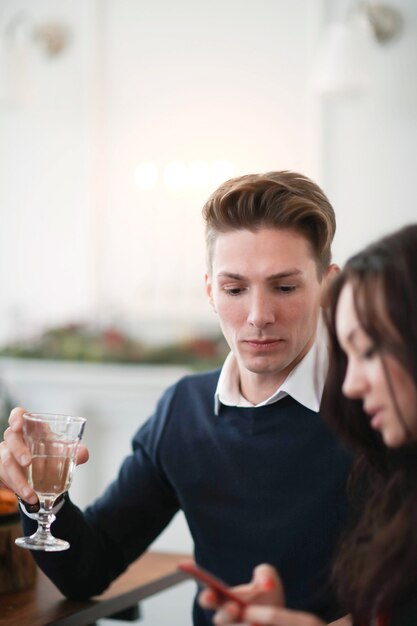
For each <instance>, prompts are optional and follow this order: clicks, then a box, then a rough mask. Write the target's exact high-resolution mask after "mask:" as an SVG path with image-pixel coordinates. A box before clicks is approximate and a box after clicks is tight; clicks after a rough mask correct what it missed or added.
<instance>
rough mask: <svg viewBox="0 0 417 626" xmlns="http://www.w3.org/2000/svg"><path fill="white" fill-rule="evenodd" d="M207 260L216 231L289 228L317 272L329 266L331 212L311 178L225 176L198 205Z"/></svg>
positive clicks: (271, 174) (281, 174)
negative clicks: (309, 248)
mask: <svg viewBox="0 0 417 626" xmlns="http://www.w3.org/2000/svg"><path fill="white" fill-rule="evenodd" d="M203 218H204V220H205V222H206V246H207V264H208V268H209V269H210V268H211V263H212V256H213V248H214V242H215V240H216V236H217V235H218V234H219V233H225V232H229V231H232V230H252V231H256V230H258V229H259V228H264V227H266V228H277V229H292V230H295V231H297V232H299V233H300V234H302V235H304V236H305V237H306V239H307V240H308V241H309V243H310V244H311V246H312V249H313V253H314V257H315V260H316V264H317V270H318V274H319V275H320V276H321V275H322V272H323V271H324V270H325V268H326V267H328V265H329V264H330V261H331V243H332V241H333V237H334V233H335V230H336V220H335V215H334V210H333V207H332V205H331V204H330V202H329V200H328V199H327V197H326V196H325V194H324V193H323V191H322V190H321V189H320V187H319V186H318V185H316V184H315V183H314V182H313V181H312V180H310V179H309V178H307V177H306V176H303V175H302V174H298V173H297V172H289V171H282V172H268V173H266V174H249V175H246V176H239V177H237V178H232V179H230V180H227V181H226V182H225V183H223V184H222V185H220V187H219V188H218V189H216V191H215V192H214V193H213V194H212V195H211V196H210V198H209V199H208V200H207V202H206V204H205V205H204V207H203Z"/></svg>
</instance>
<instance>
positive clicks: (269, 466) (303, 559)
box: [25, 370, 350, 626]
mask: <svg viewBox="0 0 417 626" xmlns="http://www.w3.org/2000/svg"><path fill="white" fill-rule="evenodd" d="M218 377H219V371H217V370H216V371H215V372H211V373H206V374H198V375H193V376H187V377H185V378H183V379H182V380H181V381H179V382H178V383H177V384H176V385H174V386H173V387H171V388H170V389H168V391H167V392H166V393H165V394H164V395H163V396H162V398H161V400H160V402H159V404H158V406H157V409H156V412H155V414H154V415H153V416H152V417H151V418H150V419H149V420H148V421H147V422H146V423H145V424H144V425H143V426H142V427H141V428H140V429H139V431H138V432H137V433H136V435H135V437H134V439H133V453H132V454H131V455H130V456H129V457H127V458H126V460H125V461H124V463H123V465H122V467H121V469H120V473H119V476H118V478H117V479H116V480H115V482H113V483H112V484H111V485H110V487H109V488H108V489H107V490H106V491H105V493H104V494H103V495H102V496H101V498H99V499H98V500H97V501H96V502H95V503H94V504H93V505H92V506H90V507H89V508H88V509H87V510H86V511H85V513H82V512H81V511H80V510H79V509H78V508H77V507H76V506H75V505H74V504H72V503H71V502H70V501H68V502H66V503H65V505H64V507H63V508H62V510H61V511H60V512H59V514H58V516H57V521H56V522H55V523H54V527H53V530H54V534H55V535H56V536H57V537H61V538H64V539H68V541H69V542H70V543H71V548H70V549H69V550H68V551H66V552H62V553H53V554H51V553H40V552H38V553H36V555H35V557H36V559H37V561H38V563H39V565H40V566H41V567H42V569H43V570H44V571H45V573H46V574H47V575H48V576H49V577H50V578H51V579H52V580H53V581H54V583H55V584H56V585H57V586H58V587H59V588H60V589H61V591H62V592H63V593H64V594H65V595H67V596H68V597H72V598H86V597H89V596H92V595H96V594H98V593H100V592H101V591H103V590H104V589H105V588H106V587H107V586H108V584H109V583H110V582H111V581H112V580H113V579H114V578H115V577H116V576H118V575H119V574H120V573H121V572H122V571H123V570H124V569H125V568H126V567H127V566H128V565H129V563H130V562H132V561H133V560H134V559H136V558H137V557H138V556H139V555H140V554H141V553H142V552H143V551H144V550H146V548H147V547H148V545H149V544H150V543H151V542H152V541H153V540H154V539H155V538H156V537H157V536H158V535H159V534H160V532H161V531H162V530H163V529H164V528H165V526H166V525H167V524H168V523H169V521H170V520H171V519H172V517H173V516H174V515H175V513H176V512H177V511H178V510H179V509H182V510H183V511H184V513H185V516H186V518H187V521H188V524H189V527H190V531H191V534H192V536H193V539H194V542H195V556H196V560H197V562H198V563H199V564H201V565H202V566H203V567H205V568H207V569H209V570H211V571H212V572H213V573H214V574H216V575H217V576H219V577H221V578H223V579H224V580H226V581H227V582H228V583H230V584H232V585H236V584H238V583H242V582H246V581H248V580H249V579H250V578H251V575H252V569H253V568H254V567H255V565H257V564H258V563H260V562H268V563H272V564H273V565H275V566H276V567H277V568H278V570H279V572H280V574H281V576H282V579H283V582H284V587H285V591H286V599H287V605H288V606H290V607H293V608H298V609H303V610H309V611H313V612H314V613H317V614H318V615H320V616H322V618H324V619H331V618H333V617H335V605H334V602H333V597H332V594H331V591H330V589H329V588H328V584H327V582H328V574H329V564H330V561H331V559H332V557H333V554H334V550H335V546H336V542H337V540H338V536H339V533H340V530H341V528H342V527H343V524H344V521H345V516H346V499H345V483H346V478H347V475H348V472H349V470H350V457H349V456H348V454H347V453H346V452H345V451H344V450H343V448H342V447H341V445H340V444H339V442H338V441H337V440H336V439H335V437H334V436H333V435H332V434H331V433H330V432H329V430H328V429H327V427H326V426H325V425H324V424H323V421H322V419H321V417H320V415H319V414H318V413H315V412H313V411H310V410H309V409H306V408H305V407H303V406H302V405H300V404H299V403H298V402H296V401H295V400H293V399H292V398H291V397H286V398H284V399H282V400H280V401H279V402H277V403H275V404H272V405H269V406H264V407H257V408H237V407H226V406H222V407H221V410H220V413H219V415H215V414H214V392H215V388H216V385H217V381H218ZM25 525H26V527H27V529H29V528H30V527H31V522H30V520H28V519H27V518H26V520H25ZM194 623H195V625H196V626H197V625H198V626H202V625H206V624H210V623H211V616H210V615H209V614H208V613H204V612H203V611H202V610H201V609H200V608H199V607H197V606H194Z"/></svg>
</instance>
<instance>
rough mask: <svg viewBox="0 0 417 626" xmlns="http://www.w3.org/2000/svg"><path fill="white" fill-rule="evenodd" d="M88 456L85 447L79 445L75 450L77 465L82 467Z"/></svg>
mask: <svg viewBox="0 0 417 626" xmlns="http://www.w3.org/2000/svg"><path fill="white" fill-rule="evenodd" d="M89 456H90V454H89V452H88V448H87V446H85V445H83V444H82V443H80V444H79V446H78V448H77V465H82V464H83V463H86V462H87V461H88V459H89Z"/></svg>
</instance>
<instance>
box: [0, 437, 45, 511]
mask: <svg viewBox="0 0 417 626" xmlns="http://www.w3.org/2000/svg"><path fill="white" fill-rule="evenodd" d="M0 478H1V480H2V482H3V483H4V484H6V485H7V486H8V487H9V489H12V491H14V492H15V493H16V494H17V495H18V496H20V497H21V498H22V499H23V500H25V501H26V502H29V503H30V504H34V503H35V502H37V500H38V497H37V495H36V493H35V492H34V491H33V489H32V488H31V487H30V486H29V484H28V482H27V479H26V472H25V470H24V469H23V468H22V467H21V466H20V465H19V463H17V461H16V459H15V457H14V456H13V455H12V454H11V452H10V450H9V449H8V447H7V446H6V444H5V442H2V443H1V444H0Z"/></svg>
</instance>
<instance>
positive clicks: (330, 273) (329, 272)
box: [320, 263, 340, 309]
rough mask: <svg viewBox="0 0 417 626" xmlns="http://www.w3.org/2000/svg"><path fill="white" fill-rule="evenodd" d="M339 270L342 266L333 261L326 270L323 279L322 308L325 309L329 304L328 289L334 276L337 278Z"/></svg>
mask: <svg viewBox="0 0 417 626" xmlns="http://www.w3.org/2000/svg"><path fill="white" fill-rule="evenodd" d="M339 272H340V267H339V266H338V265H336V263H332V264H331V265H329V267H328V268H327V269H326V271H325V272H324V275H323V279H322V282H321V300H320V306H321V308H322V309H325V308H326V307H328V306H329V299H328V295H327V291H328V288H329V285H330V283H331V282H332V281H333V279H334V278H336V276H337V275H338V273H339Z"/></svg>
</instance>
